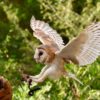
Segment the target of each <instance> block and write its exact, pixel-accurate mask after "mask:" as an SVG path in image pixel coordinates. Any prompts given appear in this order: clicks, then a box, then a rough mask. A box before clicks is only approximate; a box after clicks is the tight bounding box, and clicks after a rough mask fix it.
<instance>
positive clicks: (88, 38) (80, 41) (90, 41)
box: [58, 22, 100, 66]
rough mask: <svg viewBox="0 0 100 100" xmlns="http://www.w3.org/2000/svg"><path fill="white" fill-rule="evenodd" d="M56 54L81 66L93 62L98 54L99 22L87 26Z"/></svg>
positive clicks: (99, 41)
mask: <svg viewBox="0 0 100 100" xmlns="http://www.w3.org/2000/svg"><path fill="white" fill-rule="evenodd" d="M58 55H59V56H61V57H63V58H64V59H65V61H67V60H71V61H72V62H74V63H76V64H79V65H81V66H83V65H87V64H91V63H93V62H94V61H95V60H96V58H97V57H98V56H100V22H98V23H93V24H91V25H90V26H88V27H87V28H86V29H85V30H84V31H83V32H82V33H81V34H79V35H78V36H77V37H76V38H75V39H73V40H71V41H70V42H69V43H68V44H67V45H66V46H65V47H64V48H63V49H62V50H61V51H60V52H59V53H58Z"/></svg>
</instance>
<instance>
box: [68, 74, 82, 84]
mask: <svg viewBox="0 0 100 100" xmlns="http://www.w3.org/2000/svg"><path fill="white" fill-rule="evenodd" d="M67 76H68V77H69V78H72V79H74V80H76V81H77V82H79V83H80V84H81V85H83V83H82V82H81V81H80V80H79V79H78V78H77V77H76V76H75V75H74V74H72V73H67Z"/></svg>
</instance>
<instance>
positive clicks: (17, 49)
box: [0, 0, 100, 100]
mask: <svg viewBox="0 0 100 100" xmlns="http://www.w3.org/2000/svg"><path fill="white" fill-rule="evenodd" d="M32 15H33V16H35V17H36V19H40V20H44V21H45V22H47V23H49V24H50V26H51V27H53V28H54V29H55V30H57V32H58V33H59V34H60V35H61V36H62V37H63V39H64V42H65V44H66V43H67V42H68V41H69V39H71V38H73V37H75V36H76V35H78V34H79V33H80V32H81V31H82V30H83V29H84V28H85V27H86V26H87V25H89V24H91V23H92V22H98V21H100V0H0V75H2V76H4V77H5V78H7V79H8V80H9V81H10V82H11V85H12V87H13V100H100V57H99V58H98V59H97V61H95V62H94V63H93V64H91V65H88V66H85V67H78V66H76V65H74V64H66V65H65V68H66V70H68V71H70V72H72V73H75V74H76V76H77V77H78V78H79V79H80V80H81V81H82V82H83V84H84V85H80V84H79V83H77V82H76V81H74V80H72V79H69V78H66V79H65V78H62V79H59V80H56V81H51V80H47V81H45V82H44V83H43V84H39V85H40V86H41V90H39V91H37V92H35V94H34V95H33V96H28V91H29V89H28V86H27V84H26V83H25V82H22V81H21V75H20V71H21V70H22V71H24V72H25V73H28V74H31V75H35V74H37V73H39V72H40V70H41V68H42V67H43V65H41V64H36V62H35V61H34V59H33V55H34V50H35V48H36V47H37V46H38V45H39V44H40V41H38V40H37V39H35V38H34V37H33V36H32V30H31V28H30V19H31V17H32ZM35 85H36V83H33V86H35Z"/></svg>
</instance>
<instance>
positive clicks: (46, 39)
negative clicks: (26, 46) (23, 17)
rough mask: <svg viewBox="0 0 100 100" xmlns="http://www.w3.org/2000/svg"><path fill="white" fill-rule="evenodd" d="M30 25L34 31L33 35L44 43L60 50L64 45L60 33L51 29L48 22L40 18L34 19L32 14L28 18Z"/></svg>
mask: <svg viewBox="0 0 100 100" xmlns="http://www.w3.org/2000/svg"><path fill="white" fill-rule="evenodd" d="M30 26H31V28H32V30H33V31H34V33H33V35H34V36H35V37H36V38H37V39H39V40H40V41H41V42H42V43H43V44H45V45H54V46H57V47H58V48H59V50H61V49H62V48H63V47H64V43H63V40H62V38H61V37H60V35H59V34H58V33H57V32H56V31H55V30H53V29H52V28H51V27H50V26H49V24H48V23H45V22H43V21H40V20H36V19H35V18H34V16H32V18H31V20H30Z"/></svg>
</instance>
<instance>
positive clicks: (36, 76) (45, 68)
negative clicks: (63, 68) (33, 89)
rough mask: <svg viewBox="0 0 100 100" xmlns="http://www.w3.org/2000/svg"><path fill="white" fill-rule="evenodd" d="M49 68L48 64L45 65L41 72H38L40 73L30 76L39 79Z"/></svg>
mask: <svg viewBox="0 0 100 100" xmlns="http://www.w3.org/2000/svg"><path fill="white" fill-rule="evenodd" d="M47 69H48V66H45V67H43V69H42V70H41V72H40V73H39V74H38V75H35V76H30V78H33V79H38V78H40V77H41V76H42V74H43V73H44V72H45V71H46V70H47Z"/></svg>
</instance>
